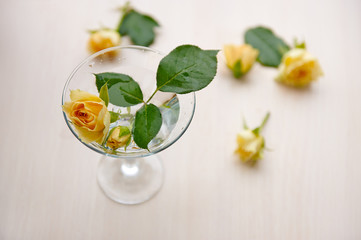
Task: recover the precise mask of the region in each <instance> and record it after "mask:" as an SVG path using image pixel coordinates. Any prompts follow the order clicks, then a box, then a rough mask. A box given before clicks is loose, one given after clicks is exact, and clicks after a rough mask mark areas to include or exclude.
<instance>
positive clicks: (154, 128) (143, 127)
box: [133, 104, 162, 149]
mask: <svg viewBox="0 0 361 240" xmlns="http://www.w3.org/2000/svg"><path fill="white" fill-rule="evenodd" d="M161 126H162V114H161V113H160V111H159V109H158V107H156V106H155V105H153V104H148V105H146V104H144V106H143V107H142V108H140V109H139V110H138V111H137V113H136V114H135V122H134V128H133V137H134V142H135V143H136V144H137V145H138V146H139V147H140V148H144V149H148V143H149V142H150V141H151V140H152V139H153V138H154V137H155V136H156V135H157V133H158V132H159V130H160V127H161Z"/></svg>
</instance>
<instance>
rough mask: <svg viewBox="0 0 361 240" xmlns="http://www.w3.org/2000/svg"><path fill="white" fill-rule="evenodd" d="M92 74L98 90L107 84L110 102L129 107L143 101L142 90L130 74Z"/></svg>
mask: <svg viewBox="0 0 361 240" xmlns="http://www.w3.org/2000/svg"><path fill="white" fill-rule="evenodd" d="M94 75H95V77H96V85H97V88H98V91H99V92H100V89H101V87H100V86H103V85H104V84H105V83H106V84H107V86H108V93H109V102H110V103H112V104H114V105H117V106H120V107H129V106H133V105H137V104H139V103H142V102H143V93H142V90H141V89H140V87H139V84H138V83H137V82H136V81H134V80H133V78H131V77H130V76H128V75H125V74H121V73H111V72H105V73H99V74H94Z"/></svg>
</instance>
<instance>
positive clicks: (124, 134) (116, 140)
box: [107, 126, 131, 149]
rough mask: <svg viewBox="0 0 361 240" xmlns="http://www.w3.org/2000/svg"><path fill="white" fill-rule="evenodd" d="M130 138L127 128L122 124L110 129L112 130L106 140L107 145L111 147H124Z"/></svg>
mask: <svg viewBox="0 0 361 240" xmlns="http://www.w3.org/2000/svg"><path fill="white" fill-rule="evenodd" d="M130 139H131V133H130V130H129V128H127V127H124V126H118V127H115V128H113V129H112V132H111V134H110V136H109V137H108V140H107V146H109V147H110V148H112V149H117V148H120V147H124V146H125V147H126V146H128V145H129V143H130Z"/></svg>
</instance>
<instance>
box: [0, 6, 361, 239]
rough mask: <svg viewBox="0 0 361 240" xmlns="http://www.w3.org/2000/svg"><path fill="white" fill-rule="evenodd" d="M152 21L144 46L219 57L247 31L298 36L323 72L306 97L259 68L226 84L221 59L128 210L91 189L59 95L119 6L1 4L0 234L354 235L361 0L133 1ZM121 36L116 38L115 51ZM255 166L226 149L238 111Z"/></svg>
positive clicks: (89, 157)
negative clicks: (154, 187) (150, 39)
mask: <svg viewBox="0 0 361 240" xmlns="http://www.w3.org/2000/svg"><path fill="white" fill-rule="evenodd" d="M132 3H133V5H134V6H135V7H136V8H138V9H139V10H140V11H143V12H146V13H149V14H151V15H153V16H154V17H155V18H156V19H157V20H158V21H159V22H160V23H161V25H162V26H161V27H160V28H159V29H158V30H157V32H158V33H157V39H156V41H155V43H154V44H153V45H152V47H153V48H155V49H158V50H160V51H163V52H169V51H170V50H172V49H173V48H175V47H176V46H178V45H180V44H184V43H190V44H196V45H199V46H200V47H202V48H204V49H220V48H222V46H223V45H224V44H226V43H235V44H236V43H242V42H243V33H244V31H245V30H246V29H247V28H248V27H253V26H256V25H259V24H262V25H265V26H268V27H271V28H273V29H274V31H275V32H276V33H277V34H278V35H280V36H282V37H283V38H284V39H285V40H286V41H288V42H289V43H292V41H293V38H294V37H298V38H300V39H305V40H306V42H307V47H308V50H309V51H310V52H311V53H313V54H314V55H316V56H317V57H318V58H319V60H320V63H321V65H322V67H323V70H324V72H325V76H324V77H323V78H322V79H320V81H318V82H317V83H315V84H313V85H312V86H311V87H310V88H308V89H303V90H297V89H292V88H288V87H284V86H281V85H279V84H277V83H275V82H274V81H273V78H274V76H275V75H276V73H277V71H276V69H272V68H265V67H261V66H260V65H259V64H256V65H255V66H254V68H253V69H252V70H251V71H250V73H249V74H248V75H247V76H246V77H245V78H244V79H243V80H235V79H233V78H232V76H231V73H230V72H229V71H228V69H227V68H226V67H225V64H224V59H223V55H222V53H221V54H220V55H219V59H220V61H219V68H218V74H217V77H216V79H215V80H214V81H213V82H212V84H211V85H210V86H209V87H208V88H206V89H204V90H202V91H200V92H199V93H198V94H197V108H196V113H195V116H194V120H193V122H192V124H191V126H190V128H189V129H188V131H187V132H186V133H185V135H184V136H183V137H182V138H181V139H180V140H179V141H178V142H177V143H176V144H174V145H173V146H172V147H170V148H169V149H167V150H165V151H164V152H162V153H160V154H159V156H160V157H161V158H162V160H163V164H164V167H165V174H166V175H165V181H164V185H163V188H162V189H161V191H160V192H159V193H158V194H157V195H156V196H155V197H154V198H153V199H151V200H150V201H148V202H146V203H144V204H141V205H136V206H125V205H120V204H117V203H115V202H113V201H111V200H109V199H108V198H107V197H106V196H105V195H104V194H103V193H102V191H101V189H100V188H99V187H98V185H97V183H96V170H97V164H98V160H99V158H100V155H98V154H97V153H95V152H92V151H90V150H89V149H88V148H86V147H84V146H83V145H82V144H81V143H80V142H78V141H77V140H76V139H75V138H74V137H73V135H72V134H71V132H70V131H69V130H68V129H67V126H66V124H65V122H64V119H63V116H62V111H61V106H60V103H61V92H62V88H63V86H64V83H65V81H66V79H67V77H68V75H69V74H70V72H71V71H72V70H73V68H74V67H75V66H76V65H77V64H78V63H79V62H80V61H81V60H83V59H84V58H85V57H87V56H88V53H87V51H86V42H87V38H88V34H87V32H86V30H87V29H96V28H98V27H100V26H108V27H115V26H116V25H117V23H118V20H119V13H118V12H117V11H116V10H115V9H116V8H117V7H118V6H120V5H122V4H124V1H116V0H111V1H110V0H109V1H100V0H98V1H95V0H92V1H87V0H80V1H75V0H63V1H56V0H30V1H26V0H12V1H6V0H2V1H1V2H0V26H1V28H0V30H1V31H0V32H1V35H0V36H1V37H0V53H1V57H0V74H1V87H0V114H1V118H0V133H1V134H0V239H1V240H3V239H6V240H7V239H36V240H39V239H174V240H175V239H197V240H199V239H207V240H211V239H237V240H238V239H269V240H270V239H275V240H276V239H277V240H280V239H281V240H282V239H285V240H286V239H287V240H289V239H308V240H312V239H325V240H333V239H335V240H338V239H361V157H360V155H361V144H360V142H361V127H360V123H361V94H360V90H361V77H360V69H361V67H360V66H361V31H360V30H361V14H360V13H361V2H360V1H359V0H322V1H316V0H304V1H288V0H273V1H266V0H253V1H239V0H234V1H230V0H225V1H219V0H197V1H194V0H184V1H175V0H174V1H166V0H154V1H146V0H143V1H142V0H139V1H138V0H137V1H133V2H132ZM127 43H128V41H127V40H126V39H124V41H123V44H127ZM267 111H270V112H271V118H270V120H269V122H268V124H267V126H266V127H265V129H264V132H263V134H264V136H265V138H266V141H267V146H268V147H269V148H270V149H271V150H270V151H267V152H265V158H264V159H263V160H262V161H261V162H259V164H258V165H257V166H256V167H254V168H250V167H248V166H246V165H244V164H241V163H240V162H239V161H237V158H236V156H235V155H234V154H233V152H234V149H235V146H236V142H235V138H236V133H237V131H239V130H240V129H241V126H242V116H245V117H246V118H247V120H248V123H249V125H251V126H256V125H258V124H259V123H260V121H261V119H262V118H263V116H264V114H265V113H266V112H267Z"/></svg>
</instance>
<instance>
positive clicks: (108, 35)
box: [88, 29, 121, 53]
mask: <svg viewBox="0 0 361 240" xmlns="http://www.w3.org/2000/svg"><path fill="white" fill-rule="evenodd" d="M120 42H121V37H120V34H119V33H118V32H117V31H115V30H110V29H103V30H99V31H96V32H94V33H92V34H91V35H90V38H89V42H88V48H89V51H90V52H92V53H95V52H98V51H100V50H103V49H106V48H110V47H115V46H118V45H120Z"/></svg>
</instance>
